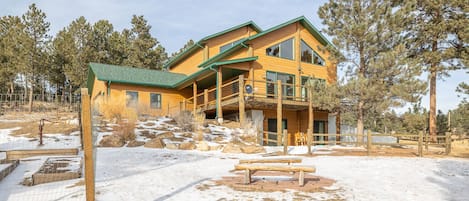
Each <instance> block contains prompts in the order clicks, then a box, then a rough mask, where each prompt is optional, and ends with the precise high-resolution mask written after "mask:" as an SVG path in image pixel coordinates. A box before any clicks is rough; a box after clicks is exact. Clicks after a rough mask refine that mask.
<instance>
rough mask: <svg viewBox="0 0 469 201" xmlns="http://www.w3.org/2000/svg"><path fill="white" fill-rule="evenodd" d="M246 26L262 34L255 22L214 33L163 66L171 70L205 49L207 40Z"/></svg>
mask: <svg viewBox="0 0 469 201" xmlns="http://www.w3.org/2000/svg"><path fill="white" fill-rule="evenodd" d="M245 26H250V27H251V28H252V29H254V30H255V31H257V33H260V32H262V29H261V28H259V26H257V25H256V23H254V22H253V21H249V22H246V23H243V24H240V25H237V26H234V27H231V28H229V29H226V30H223V31H220V32H218V33H214V34H212V35H209V36H206V37H204V38H202V39H200V40H199V41H197V42H196V43H194V45H192V46H190V47H189V48H187V49H186V50H184V51H183V52H181V53H180V54H178V55H177V56H176V57H174V58H172V59H171V60H169V61H168V62H166V63H165V64H164V65H163V68H166V69H167V68H169V67H171V65H173V64H175V63H177V62H178V61H180V60H181V59H183V58H184V57H186V56H189V55H191V54H192V53H193V52H195V51H196V50H197V49H198V48H203V46H202V44H203V43H205V42H206V41H207V40H209V39H212V38H215V37H217V36H221V35H223V34H226V33H228V32H231V31H234V30H236V29H239V28H241V27H245Z"/></svg>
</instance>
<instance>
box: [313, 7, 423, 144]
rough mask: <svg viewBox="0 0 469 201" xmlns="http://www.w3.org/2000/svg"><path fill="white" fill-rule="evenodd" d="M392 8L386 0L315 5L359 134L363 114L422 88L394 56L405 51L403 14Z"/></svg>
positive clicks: (413, 72) (368, 114)
mask: <svg viewBox="0 0 469 201" xmlns="http://www.w3.org/2000/svg"><path fill="white" fill-rule="evenodd" d="M396 9H397V8H396V7H394V5H393V3H392V2H391V1H386V0H366V1H354V0H344V1H340V2H336V1H333V0H330V1H329V2H328V3H326V4H325V5H323V6H321V7H320V8H319V11H318V14H319V17H320V18H321V19H322V20H323V24H325V25H327V28H326V29H325V30H324V31H325V32H326V33H327V34H329V35H330V36H332V37H333V43H334V45H335V46H336V48H337V49H335V48H329V49H330V50H331V51H332V53H333V56H334V58H335V59H336V60H337V61H338V62H339V66H340V67H343V68H345V69H346V78H347V81H346V82H345V85H344V86H343V87H342V89H341V93H342V94H343V95H344V96H345V99H346V100H347V101H348V102H349V105H351V106H353V107H350V109H352V111H353V114H356V119H357V122H356V123H357V132H358V134H363V130H364V123H365V119H366V118H372V117H373V118H374V116H375V115H382V114H383V113H384V112H385V111H387V110H389V108H390V107H396V106H401V105H402V104H403V103H404V101H416V99H417V98H418V96H419V93H420V92H421V91H422V90H423V88H424V85H423V84H422V83H421V82H420V81H419V80H418V79H416V78H415V76H417V75H419V71H418V69H414V68H409V66H408V65H405V64H404V63H402V62H403V61H401V60H400V59H399V58H400V57H401V55H403V54H404V47H403V46H402V37H401V35H402V34H401V33H402V31H403V30H402V28H401V25H400V24H399V23H400V18H401V15H402V14H401V12H399V11H395V10H396ZM359 141H360V142H363V138H362V137H359Z"/></svg>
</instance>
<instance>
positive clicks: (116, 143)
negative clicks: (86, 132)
mask: <svg viewBox="0 0 469 201" xmlns="http://www.w3.org/2000/svg"><path fill="white" fill-rule="evenodd" d="M124 144H125V141H124V138H123V137H122V136H121V135H117V134H112V135H107V136H104V137H103V139H102V140H101V141H100V142H99V145H100V146H101V147H122V146H124Z"/></svg>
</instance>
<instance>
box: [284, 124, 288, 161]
mask: <svg viewBox="0 0 469 201" xmlns="http://www.w3.org/2000/svg"><path fill="white" fill-rule="evenodd" d="M287 154H288V132H287V130H286V129H285V130H283V155H287Z"/></svg>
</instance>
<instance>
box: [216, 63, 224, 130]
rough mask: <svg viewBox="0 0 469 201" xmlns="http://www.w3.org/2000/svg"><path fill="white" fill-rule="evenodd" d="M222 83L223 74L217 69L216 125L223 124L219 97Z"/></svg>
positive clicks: (219, 68) (220, 69)
mask: <svg viewBox="0 0 469 201" xmlns="http://www.w3.org/2000/svg"><path fill="white" fill-rule="evenodd" d="M222 82H223V73H222V68H221V67H218V70H217V120H218V123H220V124H221V123H223V110H222V107H221V98H222V97H221V95H222V89H221V85H222V84H221V83H222Z"/></svg>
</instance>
